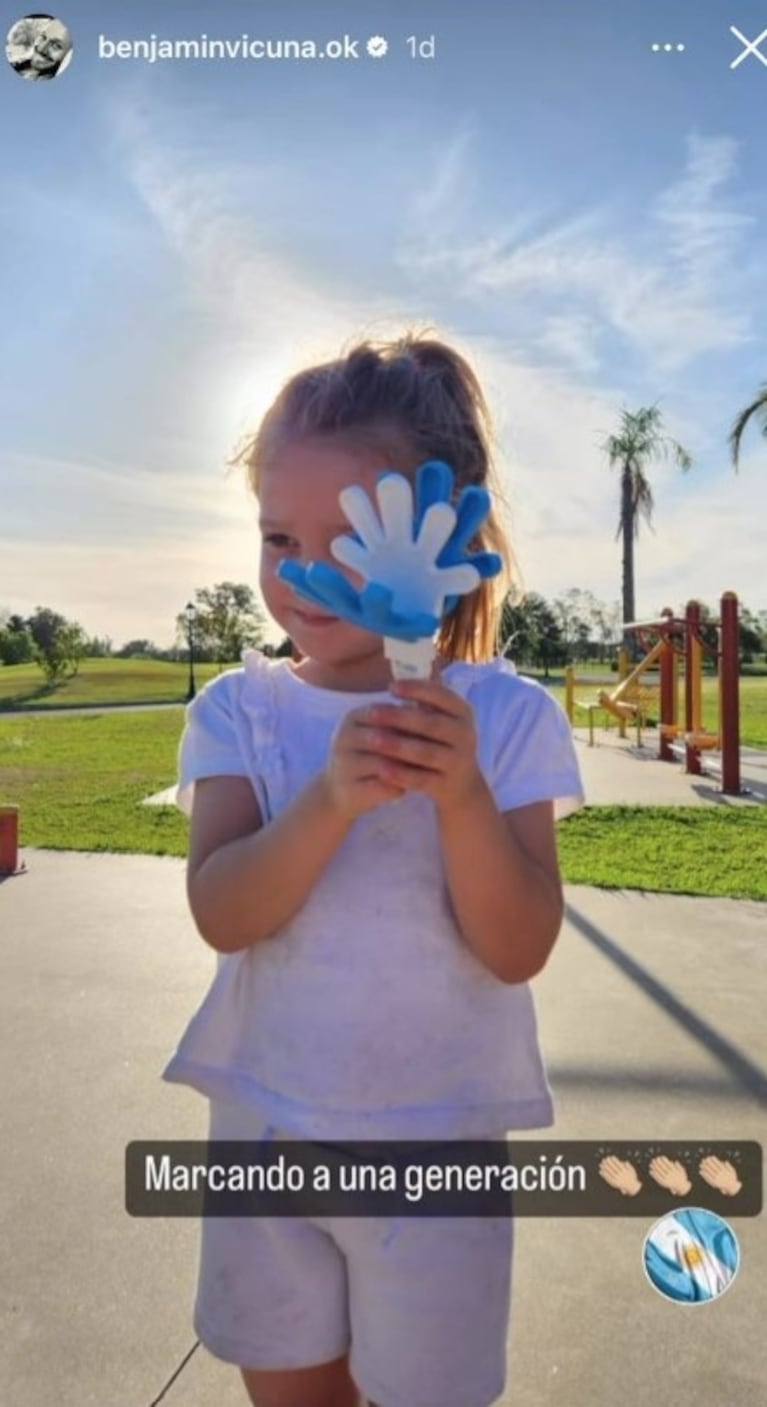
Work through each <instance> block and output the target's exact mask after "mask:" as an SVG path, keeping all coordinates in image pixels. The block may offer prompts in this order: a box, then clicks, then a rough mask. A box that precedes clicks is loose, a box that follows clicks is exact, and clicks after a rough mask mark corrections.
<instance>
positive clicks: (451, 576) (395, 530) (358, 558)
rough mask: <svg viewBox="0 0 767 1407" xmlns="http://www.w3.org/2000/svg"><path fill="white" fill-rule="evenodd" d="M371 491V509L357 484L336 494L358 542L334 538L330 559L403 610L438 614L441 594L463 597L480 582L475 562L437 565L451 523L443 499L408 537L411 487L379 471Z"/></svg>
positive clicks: (442, 599) (453, 517) (399, 476)
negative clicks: (382, 589) (388, 595)
mask: <svg viewBox="0 0 767 1407" xmlns="http://www.w3.org/2000/svg"><path fill="white" fill-rule="evenodd" d="M376 494H377V497H378V507H379V511H380V520H379V517H378V516H377V514H376V511H375V508H374V507H373V504H372V502H371V500H370V498H369V497H368V495H367V494H366V493H365V490H364V489H363V488H360V486H359V485H358V484H354V485H352V486H351V487H350V488H346V489H344V490H343V491H342V493H341V494H340V495H339V500H338V501H339V503H340V505H341V507H342V509H343V511H344V513H345V514H346V516H347V518H348V519H349V522H350V523H351V524H352V527H353V528H354V530H355V532H356V533H357V536H358V537H359V538H360V539H361V542H356V541H355V540H354V539H353V538H351V537H348V536H344V537H336V538H334V539H333V542H332V543H331V550H332V553H333V556H334V557H335V559H336V561H338V562H342V563H343V565H344V566H345V567H349V568H350V569H351V570H352V571H354V572H359V574H360V576H362V577H364V578H365V579H366V580H367V581H369V582H375V583H376V584H377V585H378V586H385V587H387V588H388V589H389V590H390V591H391V593H392V602H391V604H392V608H393V610H395V611H397V612H400V613H402V614H403V615H409V614H416V613H425V614H427V615H432V616H436V617H437V618H438V619H439V618H440V617H441V616H442V612H443V607H444V602H445V598H446V597H448V596H453V595H457V596H463V595H465V594H466V593H467V592H469V591H473V590H474V589H475V588H476V587H477V586H478V585H479V583H480V579H481V578H480V573H479V572H478V571H477V569H476V567H471V566H467V565H463V566H452V567H438V566H437V558H438V557H439V555H440V552H441V551H442V549H443V547H444V546H445V543H446V542H447V541H448V539H449V537H450V535H451V533H452V532H453V529H454V527H455V523H456V512H455V509H454V508H453V507H452V506H451V505H450V504H449V503H433V504H432V505H431V507H429V508H428V509H427V510H426V512H425V514H424V516H423V520H422V522H421V527H420V530H419V533H418V537H417V538H416V539H415V540H414V539H413V490H412V487H411V485H410V482H409V480H408V479H406V478H405V477H404V475H402V474H385V475H384V476H383V477H382V478H380V479H379V481H378V484H377V488H376Z"/></svg>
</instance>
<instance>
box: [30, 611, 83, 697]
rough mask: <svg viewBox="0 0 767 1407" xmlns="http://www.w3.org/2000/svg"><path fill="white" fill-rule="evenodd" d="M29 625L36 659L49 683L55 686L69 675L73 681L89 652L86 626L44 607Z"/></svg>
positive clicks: (36, 612) (37, 612)
mask: <svg viewBox="0 0 767 1407" xmlns="http://www.w3.org/2000/svg"><path fill="white" fill-rule="evenodd" d="M26 624H27V629H28V631H29V634H30V635H31V637H32V640H33V642H34V643H33V650H32V652H33V658H34V660H35V663H36V664H39V666H40V668H41V669H42V671H43V674H44V675H45V678H46V679H47V681H48V683H49V684H50V685H53V684H55V683H56V681H57V680H59V679H61V678H63V677H65V676H66V677H67V678H69V679H71V678H73V676H74V675H76V674H77V673H78V671H79V669H80V661H81V660H82V659H83V658H84V656H85V654H86V652H87V637H86V634H85V631H84V630H83V628H82V626H81V625H78V624H77V622H76V621H68V620H66V619H65V618H64V616H61V615H59V614H58V612H57V611H51V610H48V609H47V607H43V606H38V607H37V608H36V609H35V613H34V615H32V616H30V617H29V620H28V621H27V623H26Z"/></svg>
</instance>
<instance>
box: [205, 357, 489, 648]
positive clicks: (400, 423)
mask: <svg viewBox="0 0 767 1407" xmlns="http://www.w3.org/2000/svg"><path fill="white" fill-rule="evenodd" d="M317 436H327V437H328V438H332V439H334V440H339V441H343V442H344V443H345V444H350V445H353V446H355V447H356V446H359V447H360V448H363V447H364V448H376V449H379V448H380V449H382V450H384V451H385V453H386V454H387V456H397V457H398V458H397V462H396V463H393V464H387V466H386V467H387V468H389V467H391V468H395V469H397V470H398V471H400V472H404V473H407V474H408V477H410V478H412V477H413V473H414V470H415V469H416V468H417V466H418V465H419V464H421V463H422V462H423V461H424V460H427V459H442V460H445V461H446V462H447V463H448V464H449V465H450V467H451V469H452V470H453V475H454V492H453V500H454V501H455V500H457V498H458V497H459V496H460V494H461V492H462V490H463V489H464V488H466V487H467V486H468V485H470V484H477V485H480V486H481V487H483V488H485V489H486V490H487V491H488V493H489V494H490V500H491V507H490V513H489V515H488V517H487V518H486V519H485V521H484V522H483V523H482V524H481V526H480V528H479V530H478V531H477V533H476V534H475V536H474V537H473V539H472V540H471V542H470V543H468V544H467V548H466V550H467V551H471V552H486V551H490V552H497V553H498V554H499V556H500V557H501V560H502V564H503V565H502V570H501V572H500V573H499V575H498V576H496V577H494V578H492V579H489V580H487V579H483V580H482V582H481V583H480V585H479V586H478V587H477V589H476V591H473V592H471V593H470V594H469V595H467V596H461V597H459V600H458V604H457V606H456V607H455V609H454V610H453V611H451V612H450V614H449V615H448V616H446V617H445V618H444V619H443V621H442V624H441V626H440V631H439V635H438V637H437V648H438V650H439V651H440V653H441V654H442V655H443V656H445V657H446V658H447V659H448V660H449V661H453V660H472V661H474V662H479V661H483V660H488V659H491V658H492V657H493V656H494V655H495V654H496V653H497V650H498V629H499V626H500V620H501V614H502V611H503V603H504V600H505V598H506V596H507V594H508V592H509V590H510V588H511V587H512V585H513V582H514V575H515V567H516V564H515V562H514V559H513V556H512V552H511V548H510V545H509V542H508V540H507V537H506V533H505V532H504V529H503V526H502V523H501V521H500V516H499V512H498V503H499V502H502V501H503V495H502V492H501V489H500V484H499V480H498V475H497V470H496V468H495V464H494V462H493V457H492V451H491V443H492V438H493V432H492V424H491V418H490V412H489V410H488V407H487V403H486V401H485V397H484V395H483V393H482V389H481V387H480V384H479V381H478V380H477V377H476V375H475V373H474V371H473V370H472V368H471V367H470V366H469V364H468V362H467V361H466V360H465V359H464V357H462V356H461V355H460V354H459V353H458V352H457V351H455V349H454V348H452V347H450V346H448V345H447V344H446V343H444V342H442V341H439V340H437V339H436V338H433V337H430V336H428V335H427V334H426V333H415V332H408V333H406V334H405V335H404V336H402V337H400V338H398V339H396V340H394V341H384V342H378V343H373V342H371V341H368V340H365V341H361V342H357V343H356V345H352V347H351V348H350V350H349V351H347V352H346V354H345V355H343V356H341V357H340V358H338V359H337V360H336V361H332V362H326V363H324V364H323V365H320V366H310V367H307V368H306V369H305V370H303V371H299V372H298V373H297V374H296V375H294V376H292V377H291V378H290V380H289V381H287V382H286V383H285V385H284V386H283V387H282V389H281V391H280V392H279V394H278V396H277V398H276V400H275V401H274V402H273V404H272V405H271V406H270V408H269V410H268V411H267V412H266V415H265V416H264V418H263V420H262V421H261V424H260V426H259V428H258V430H257V431H256V433H255V434H252V435H249V436H247V437H246V438H245V440H244V442H243V443H242V445H241V446H240V447H239V449H238V450H237V452H236V453H235V455H234V456H233V458H232V460H231V461H230V463H231V464H232V465H235V466H242V467H244V468H245V469H246V470H247V477H248V484H249V487H250V489H251V490H252V492H253V494H254V495H255V497H256V498H258V497H259V485H260V481H261V473H262V471H263V468H264V466H265V465H266V464H267V463H268V462H269V459H270V457H271V456H272V455H273V454H275V453H276V452H277V451H278V450H281V449H282V448H283V447H284V446H285V445H286V444H289V443H291V442H292V441H296V440H303V439H307V438H309V437H312V438H315V437H317ZM403 457H404V461H405V462H404V463H403V462H402V460H403Z"/></svg>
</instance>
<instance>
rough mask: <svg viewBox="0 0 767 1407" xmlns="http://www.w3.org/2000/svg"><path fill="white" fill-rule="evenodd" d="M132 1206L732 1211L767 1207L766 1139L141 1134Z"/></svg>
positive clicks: (332, 1212)
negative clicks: (200, 1138)
mask: <svg viewBox="0 0 767 1407" xmlns="http://www.w3.org/2000/svg"><path fill="white" fill-rule="evenodd" d="M125 1174H126V1197H125V1205H126V1210H127V1212H128V1213H129V1214H130V1215H131V1216H137V1217H151V1216H159V1217H175V1216H193V1217H199V1216H270V1217H271V1216H278V1217H281V1216H288V1217H290V1216H318V1217H319V1216H324V1217H327V1216H333V1217H336V1216H365V1217H379V1216H380V1217H391V1216H396V1217H407V1216H413V1217H424V1216H434V1217H451V1216H457V1217H476V1216H481V1217H483V1216H490V1217H493V1216H512V1215H513V1216H546V1217H556V1216H568V1217H569V1216H590V1217H593V1216H639V1217H644V1218H645V1219H648V1218H650V1217H653V1216H662V1215H663V1213H664V1212H667V1211H671V1210H673V1208H674V1207H675V1206H680V1205H684V1206H696V1207H704V1208H706V1209H708V1210H709V1211H713V1212H718V1213H719V1214H720V1215H724V1216H727V1217H738V1216H758V1215H759V1214H760V1212H761V1210H762V1149H761V1145H760V1144H758V1143H754V1142H742V1143H735V1142H727V1143H725V1142H706V1141H705V1140H701V1141H697V1142H686V1143H681V1142H671V1141H669V1142H655V1143H649V1142H631V1143H628V1142H625V1143H617V1142H615V1143H613V1142H607V1141H604V1142H584V1141H580V1142H556V1143H555V1142H551V1141H541V1142H526V1141H525V1142H514V1143H510V1142H506V1141H492V1142H491V1141H488V1140H481V1141H479V1142H476V1141H475V1142H471V1141H464V1142H460V1143H446V1142H433V1143H430V1144H427V1145H424V1144H423V1143H403V1142H396V1143H395V1142H388V1143H367V1142H366V1143H354V1144H348V1143H347V1144H339V1143H330V1144H319V1143H313V1142H312V1143H309V1142H303V1141H301V1140H298V1139H285V1140H275V1141H274V1142H269V1143H244V1142H243V1143H236V1142H218V1143H216V1142H212V1143H208V1142H195V1143H192V1142H163V1143H159V1142H151V1143H150V1142H134V1143H129V1144H128V1147H127V1149H126V1153H125Z"/></svg>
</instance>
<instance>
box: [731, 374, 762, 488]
mask: <svg viewBox="0 0 767 1407" xmlns="http://www.w3.org/2000/svg"><path fill="white" fill-rule="evenodd" d="M752 415H755V416H756V417H757V419H758V420H761V422H762V434H763V435H764V436H765V438H766V439H767V382H765V384H764V386H763V387H762V389H761V391H760V392H759V395H758V396H757V398H756V400H755V401H754V402H753V403H752V405H750V406H747V407H746V409H745V410H742V411H741V412H740V415H739V416H738V418H737V420H736V421H735V424H734V425H733V427H732V432H731V434H730V449H731V451H732V463H733V468H734V469H735V471H736V473H737V470H738V462H739V459H740V442H741V439H742V437H743V431H744V430H745V428H746V425H747V424H748V422H749V420H750V419H751V417H752Z"/></svg>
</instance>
